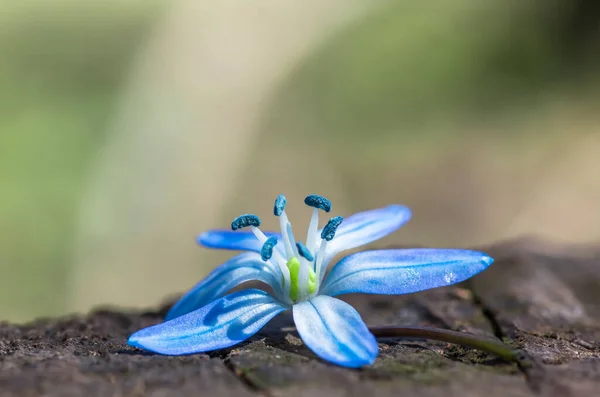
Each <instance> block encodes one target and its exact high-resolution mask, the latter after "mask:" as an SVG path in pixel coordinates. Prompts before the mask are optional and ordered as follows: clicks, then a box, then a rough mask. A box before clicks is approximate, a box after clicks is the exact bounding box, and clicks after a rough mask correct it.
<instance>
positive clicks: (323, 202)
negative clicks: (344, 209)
mask: <svg viewBox="0 0 600 397" xmlns="http://www.w3.org/2000/svg"><path fill="white" fill-rule="evenodd" d="M304 204H306V205H308V206H309V207H314V208H319V209H321V210H323V211H325V212H329V211H331V201H329V200H327V199H326V198H325V197H323V196H318V195H316V194H310V195H308V196H306V198H305V199H304Z"/></svg>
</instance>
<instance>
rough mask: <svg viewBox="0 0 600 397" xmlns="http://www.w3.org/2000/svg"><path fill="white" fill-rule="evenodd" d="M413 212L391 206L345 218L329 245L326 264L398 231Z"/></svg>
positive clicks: (406, 208)
mask: <svg viewBox="0 0 600 397" xmlns="http://www.w3.org/2000/svg"><path fill="white" fill-rule="evenodd" d="M410 217H411V212H410V209H408V207H405V206H403V205H389V206H387V207H384V208H378V209H375V210H371V211H365V212H359V213H356V214H354V215H352V216H350V217H348V218H345V219H344V221H343V222H342V224H341V225H340V226H339V227H338V228H337V231H336V233H335V237H334V238H333V240H331V241H330V242H329V243H328V245H327V253H326V258H324V260H325V262H329V260H330V259H331V258H332V257H334V256H335V255H336V254H338V253H339V252H341V251H344V250H347V249H352V248H356V247H360V246H361V245H365V244H369V243H371V242H373V241H375V240H379V239H380V238H383V237H385V236H387V235H388V234H390V233H392V232H394V231H396V230H397V229H399V228H400V227H401V226H402V225H404V224H405V223H406V222H408V221H409V219H410Z"/></svg>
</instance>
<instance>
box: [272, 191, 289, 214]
mask: <svg viewBox="0 0 600 397" xmlns="http://www.w3.org/2000/svg"><path fill="white" fill-rule="evenodd" d="M286 203H287V200H286V198H285V196H284V195H283V194H280V195H279V196H277V199H276V200H275V206H274V207H273V214H275V215H276V216H280V215H281V213H282V212H283V210H284V209H285V204H286Z"/></svg>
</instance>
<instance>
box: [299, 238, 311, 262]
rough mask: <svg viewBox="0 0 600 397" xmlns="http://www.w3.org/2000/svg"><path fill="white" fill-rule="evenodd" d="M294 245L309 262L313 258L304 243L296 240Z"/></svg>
mask: <svg viewBox="0 0 600 397" xmlns="http://www.w3.org/2000/svg"><path fill="white" fill-rule="evenodd" d="M296 247H297V248H298V253H299V254H300V256H301V257H303V258H304V259H306V260H307V261H309V262H312V261H314V260H315V258H314V256H313V255H312V254H311V253H310V251H309V250H308V248H306V246H305V245H304V244H302V242H301V241H298V242H297V243H296Z"/></svg>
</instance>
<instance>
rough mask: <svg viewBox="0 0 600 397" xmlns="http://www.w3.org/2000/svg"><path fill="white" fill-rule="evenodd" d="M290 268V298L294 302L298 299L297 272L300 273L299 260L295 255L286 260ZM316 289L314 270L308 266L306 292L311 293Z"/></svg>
mask: <svg viewBox="0 0 600 397" xmlns="http://www.w3.org/2000/svg"><path fill="white" fill-rule="evenodd" d="M286 265H287V267H288V269H289V270H290V298H291V299H292V300H293V301H294V302H296V300H297V299H298V274H299V273H300V261H299V260H298V258H296V257H295V256H294V257H292V259H290V260H289V261H288V262H287V264H286ZM316 290H317V275H316V274H315V271H314V270H313V269H311V268H310V267H309V268H308V293H309V294H312V293H313V292H315V291H316Z"/></svg>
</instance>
